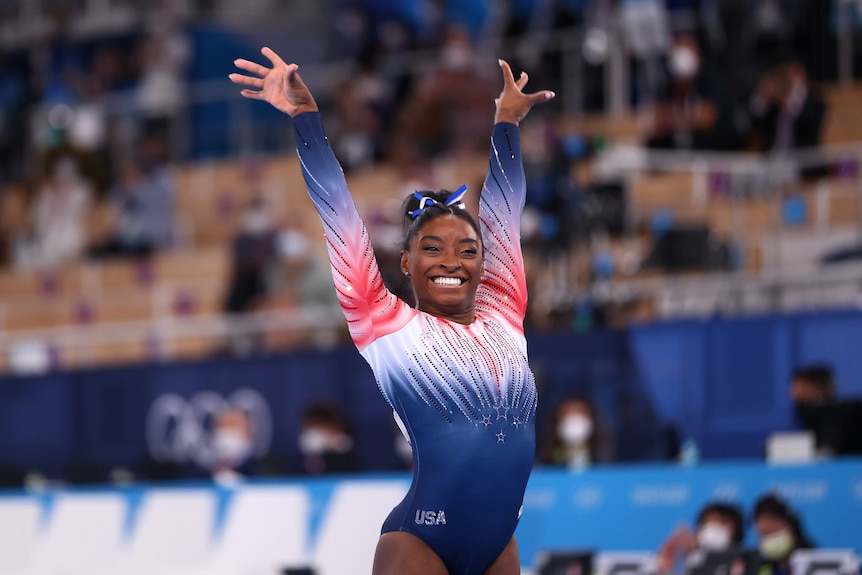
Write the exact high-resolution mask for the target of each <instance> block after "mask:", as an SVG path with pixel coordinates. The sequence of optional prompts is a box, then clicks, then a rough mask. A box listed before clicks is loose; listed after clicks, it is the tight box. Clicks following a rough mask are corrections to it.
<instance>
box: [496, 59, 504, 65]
mask: <svg viewBox="0 0 862 575" xmlns="http://www.w3.org/2000/svg"><path fill="white" fill-rule="evenodd" d="M497 64H498V65H500V66H502V65H503V60H502V59H500V58H497Z"/></svg>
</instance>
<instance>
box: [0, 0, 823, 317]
mask: <svg viewBox="0 0 862 575" xmlns="http://www.w3.org/2000/svg"><path fill="white" fill-rule="evenodd" d="M60 6H61V7H60V8H58V9H56V10H53V11H50V12H48V13H46V16H48V17H49V18H48V19H47V20H46V21H45V23H44V24H45V25H44V26H43V31H42V33H41V36H40V37H38V38H37V40H38V41H36V40H34V41H31V42H29V43H27V42H22V43H19V45H18V46H17V47H16V48H15V49H12V50H4V52H3V53H2V54H0V104H2V105H0V108H2V121H0V205H2V207H3V212H4V217H3V218H2V219H0V265H4V266H10V267H15V268H18V269H39V270H56V269H59V268H61V267H63V266H67V265H70V264H73V263H74V262H76V261H78V260H80V259H82V258H104V257H117V256H119V257H146V256H148V255H151V254H154V253H158V252H160V251H163V250H167V249H170V248H171V247H172V246H176V245H177V244H178V243H179V242H180V240H181V236H182V233H181V225H180V224H179V223H178V219H179V218H178V213H177V198H176V196H177V194H178V188H177V183H176V179H175V178H174V177H173V174H172V169H173V168H174V167H175V166H177V165H178V163H179V162H180V161H185V160H187V159H188V158H190V157H192V153H191V151H190V150H189V147H190V146H191V143H190V136H189V134H190V132H189V130H192V131H193V130H194V126H195V122H196V116H195V115H194V114H193V113H192V112H191V110H192V108H191V105H192V104H193V101H192V100H191V96H190V94H191V93H192V92H193V88H194V81H196V80H199V79H200V77H201V74H200V72H199V70H198V69H200V68H203V67H205V64H204V60H205V57H204V56H203V54H201V53H200V52H201V50H202V48H201V46H200V45H199V42H200V40H199V34H198V32H199V31H200V30H201V29H203V28H207V27H213V26H215V27H221V28H223V30H224V33H225V34H226V35H231V34H233V37H242V34H247V33H248V31H249V30H252V29H254V30H259V31H260V32H259V34H260V35H261V36H265V35H266V34H269V33H271V34H273V35H274V36H275V35H276V34H278V33H279V30H281V29H283V31H282V32H281V34H282V35H283V36H284V38H285V41H288V40H291V39H295V40H296V42H297V43H299V42H300V41H302V42H306V40H307V39H308V37H309V36H314V39H313V41H310V42H306V43H307V44H308V45H312V44H313V45H316V46H318V48H317V50H316V52H315V51H313V50H311V49H309V51H310V52H314V53H315V54H317V58H318V59H319V60H320V62H319V63H318V65H319V66H321V67H322V68H323V69H325V70H327V72H326V80H325V81H321V82H320V83H322V84H324V85H323V86H322V88H321V89H319V90H317V92H318V93H320V94H321V95H322V96H321V104H322V106H323V107H325V108H328V110H327V117H328V118H330V120H329V121H328V124H327V129H328V133H329V136H330V138H331V140H332V142H333V147H334V148H335V150H336V153H337V155H338V157H339V158H340V160H341V162H342V164H343V166H344V168H345V170H346V171H348V172H351V171H355V170H360V169H363V168H366V167H369V166H372V165H375V164H376V163H378V162H388V163H390V164H391V165H393V166H395V167H397V169H398V170H399V173H400V174H402V175H403V179H404V183H405V188H406V187H408V186H414V185H415V186H416V187H426V188H428V187H431V188H433V187H441V186H444V187H445V183H444V182H436V181H434V178H433V177H432V172H431V170H429V169H427V168H423V166H428V165H434V164H439V163H440V162H441V161H446V160H447V159H451V158H457V157H461V156H462V155H464V154H470V153H482V152H484V150H485V148H486V145H487V143H486V134H487V133H488V128H489V127H490V123H491V121H492V113H491V110H492V100H493V98H494V97H495V95H496V92H497V90H498V87H497V79H496V76H495V68H494V66H491V65H488V62H489V61H490V60H489V57H490V56H493V57H494V58H496V57H499V56H502V57H505V58H508V59H509V60H510V61H511V62H512V63H513V66H514V67H515V68H516V69H525V70H529V71H530V74H531V78H532V80H531V85H532V86H536V87H537V88H538V87H541V88H550V89H554V90H556V91H558V93H560V91H561V90H563V89H564V88H565V86H566V85H567V84H566V80H567V78H566V75H567V74H568V73H569V71H568V70H567V69H565V68H564V67H563V62H562V59H563V58H562V53H561V51H560V50H559V49H558V46H559V43H560V40H561V38H562V39H565V38H575V37H577V38H580V39H581V44H580V46H579V47H580V50H578V52H577V58H578V59H579V60H580V65H579V69H581V73H580V82H581V85H580V86H578V90H579V91H580V94H579V100H580V101H581V102H582V106H581V108H582V109H581V110H580V112H585V113H602V112H603V111H605V110H608V109H609V105H608V102H609V101H611V100H613V99H614V98H617V99H619V98H620V97H622V98H623V100H625V101H626V103H627V105H628V106H629V107H631V108H632V109H634V110H636V111H637V113H638V117H639V118H642V119H643V129H642V131H641V133H642V144H643V145H644V146H647V147H650V148H655V149H674V150H720V151H731V150H737V151H743V150H745V151H759V152H776V151H781V150H790V149H794V148H808V147H811V146H816V145H817V144H818V143H819V142H820V138H821V131H822V126H823V122H824V117H825V114H826V113H827V110H826V104H825V102H824V100H823V97H822V96H821V94H820V92H819V88H818V86H819V83H820V82H822V81H830V80H832V79H834V77H835V70H834V68H835V62H834V60H835V59H834V56H833V55H832V50H833V47H834V43H835V38H836V36H835V28H834V23H833V21H832V19H831V18H832V16H833V14H832V13H831V12H830V10H824V9H822V6H821V3H819V2H816V1H814V0H723V1H720V2H719V1H715V0H559V1H555V2H539V1H538V0H517V1H515V0H512V1H509V2H485V1H480V0H473V1H470V2H444V1H427V2H418V1H415V2H401V3H395V4H392V3H385V2H375V1H372V0H364V1H351V2H348V1H344V0H342V1H336V0H331V1H330V2H313V3H312V2H297V3H291V6H290V7H285V6H280V5H279V4H278V3H275V2H272V1H267V0H259V1H258V2H256V3H255V10H246V11H244V13H243V15H242V17H240V14H239V13H238V11H237V10H236V8H235V6H234V7H232V6H231V4H230V3H228V2H201V3H193V2H181V3H172V2H158V3H153V4H149V5H148V6H147V7H146V8H142V9H140V10H137V7H135V9H136V10H137V12H136V14H137V18H135V19H132V20H131V22H133V24H131V25H129V24H128V22H127V23H126V24H125V25H124V26H123V27H121V31H117V30H112V29H111V28H104V29H103V31H102V32H101V33H99V34H94V33H91V34H84V33H82V32H81V25H80V23H81V22H80V18H79V17H80V14H77V13H76V12H75V11H74V10H72V9H69V8H63V7H62V6H63V5H60ZM130 6H131V5H130ZM4 22H5V24H6V25H7V26H8V25H9V23H10V20H9V19H8V18H7V19H6V20H4ZM267 22H268V27H267V26H265V24H266V23H267ZM12 24H14V21H13V22H12ZM308 26H317V27H318V28H317V29H319V30H320V31H321V33H320V34H312V35H309V34H307V32H308V30H307V29H306V30H305V32H306V34H303V27H306V28H307V27H308ZM263 40H265V38H262V41H263ZM619 49H623V50H624V54H625V58H624V62H625V64H626V66H627V67H628V68H629V69H630V70H631V74H630V79H631V81H630V82H629V85H628V86H624V88H625V89H626V90H627V92H626V93H623V94H612V93H608V83H607V82H605V81H604V70H605V69H606V68H607V67H609V66H611V60H612V59H613V58H614V54H615V50H619ZM310 52H309V53H310ZM303 57H306V58H311V56H308V54H306V53H304V54H303ZM207 65H210V66H211V65H212V64H211V63H209V64H207ZM229 65H230V62H229V61H226V62H224V66H225V69H227V67H229ZM326 66H331V67H329V68H327V67H326ZM218 70H219V73H221V71H222V68H218ZM557 100H559V101H560V102H562V101H565V100H566V98H558V99H557ZM560 106H562V103H558V104H557V107H556V108H554V107H549V108H548V110H547V111H546V112H545V115H544V116H538V117H537V118H536V119H535V121H534V122H531V123H530V124H529V125H527V126H525V129H524V132H525V134H524V160H525V168H526V171H527V176H528V182H529V189H530V194H529V197H528V205H527V207H526V209H525V213H524V220H523V226H524V229H523V238H524V245H525V255H526V257H527V259H528V273H531V277H532V278H533V281H534V282H538V281H540V279H539V273H538V272H535V273H534V270H537V269H539V268H542V267H544V268H548V267H549V266H550V267H553V265H554V262H555V261H557V260H558V259H559V257H560V256H559V254H561V253H562V254H566V253H570V252H571V251H572V250H573V249H575V250H581V251H583V252H584V253H586V254H587V255H586V257H585V258H583V262H584V264H583V267H582V271H581V272H579V273H580V275H581V276H583V277H582V278H581V279H583V281H584V282H585V283H589V282H591V281H594V280H595V279H602V278H606V277H609V276H612V275H613V274H615V273H619V272H620V270H623V269H625V270H629V271H631V270H637V269H641V268H645V267H648V266H649V265H650V264H651V262H652V263H655V262H658V264H657V265H658V267H661V266H662V263H661V262H662V260H661V258H658V259H656V258H655V257H654V258H652V259H650V258H647V257H638V258H635V260H633V261H622V260H620V259H618V258H617V257H615V256H614V255H613V254H612V253H611V250H610V249H609V245H610V244H609V242H608V239H609V238H611V239H612V238H613V237H615V236H617V235H619V234H620V233H621V232H622V229H623V227H624V218H625V215H624V214H625V190H624V186H625V183H624V182H623V181H621V180H620V179H618V178H617V179H615V178H608V177H606V176H601V175H597V174H596V171H595V170H593V169H592V162H593V161H594V159H595V158H597V157H598V156H600V155H601V153H602V151H603V150H604V149H605V148H606V146H607V138H605V137H603V135H602V134H598V135H582V134H577V133H571V132H568V131H566V129H565V128H564V127H563V125H564V124H563V123H562V122H561V121H560V119H561V117H562V114H563V113H564V112H566V110H564V109H561V108H560ZM282 151H289V148H288V147H285V148H284V150H282ZM399 192H400V190H399ZM270 208H271V205H270V203H268V202H267V201H265V199H261V198H260V197H257V195H256V194H251V196H250V197H249V198H248V200H247V206H245V207H244V214H243V215H242V216H241V223H240V225H239V230H238V232H237V235H236V238H235V240H234V241H233V246H232V248H230V249H231V250H232V254H233V257H234V260H235V264H234V272H233V273H232V277H231V280H230V284H229V285H227V286H225V303H224V309H225V311H227V312H231V313H233V312H238V311H244V310H248V309H254V308H257V309H259V308H261V306H263V307H266V306H267V305H271V300H270V299H268V298H264V299H263V300H261V298H260V297H259V296H261V295H264V296H266V295H272V294H273V293H276V295H278V294H279V293H280V292H278V291H277V288H275V287H273V286H279V285H281V286H283V285H285V283H292V279H290V281H288V279H286V278H293V277H295V276H297V274H299V276H301V277H304V278H305V279H304V280H303V281H305V282H306V284H307V285H309V286H315V285H318V275H317V274H318V273H319V270H317V269H315V268H314V266H311V265H306V264H302V265H296V261H295V257H294V256H296V255H297V254H300V253H303V249H304V248H303V247H301V246H302V242H303V241H304V240H303V239H302V237H301V236H302V234H304V233H306V232H305V231H303V230H299V229H297V226H296V222H291V221H289V219H288V218H287V214H285V213H275V212H274V211H273V210H271V209H270ZM373 223H374V222H372V224H373ZM378 223H379V224H380V225H379V226H372V227H373V228H374V229H372V236H373V237H378V236H382V235H383V234H385V233H387V231H386V229H384V228H386V227H387V226H391V224H392V222H387V221H386V220H385V218H381V219H380V221H379V222H378ZM638 224H639V225H640V224H643V229H644V234H645V235H646V236H648V239H650V240H651V241H656V242H657V238H658V235H660V234H661V233H662V232H663V231H664V230H666V229H667V228H668V227H671V226H672V225H673V222H668V221H664V220H663V221H661V222H659V221H651V222H643V223H640V222H639V223H638ZM731 251H732V246H730V245H728V246H725V252H726V253H724V255H721V254H719V256H717V257H713V258H711V259H709V260H708V261H706V262H701V263H700V264H697V265H700V266H701V267H707V268H709V267H718V268H722V269H726V268H728V267H731V266H733V265H734V258H733V257H732V254H731V253H730V252H731ZM273 258H275V259H276V261H279V262H282V263H283V262H284V261H287V263H286V264H284V269H281V270H280V271H277V272H276V273H275V275H273V272H272V266H271V265H270V263H271V262H272V261H273ZM291 258H294V259H293V260H291ZM279 265H281V264H279ZM668 265H670V264H668ZM304 270H305V271H307V273H308V274H310V276H309V277H307V278H306V277H305V276H304V275H303V273H304ZM279 275H280V276H281V278H280V279H279V278H278V276H279ZM546 275H547V274H546ZM273 289H275V290H276V291H275V292H273V291H272V290H273ZM299 289H300V290H301V289H304V288H299ZM393 289H395V290H396V291H398V289H399V287H398V286H395V285H393ZM307 291H309V292H312V291H314V290H313V289H310V288H309V290H307ZM536 303H537V306H536V308H537V309H541V314H542V315H543V316H547V315H549V314H553V313H554V312H555V311H556V310H555V304H554V303H553V302H550V303H549V302H544V303H543V302H542V299H541V298H537V299H536ZM587 304H588V302H587ZM612 313H613V310H601V309H598V310H595V309H589V306H588V305H587V307H586V308H585V307H584V306H582V305H580V304H579V303H578V302H577V301H575V302H574V303H573V301H572V298H569V299H568V300H566V301H565V302H564V311H563V313H562V314H561V316H562V321H563V323H564V324H565V325H566V326H569V327H571V326H572V325H575V326H577V325H581V326H584V325H586V326H594V325H602V324H613V322H614V320H613V318H612V317H609V314H612ZM629 315H631V314H629ZM531 321H533V323H534V324H535V325H536V326H538V327H542V326H548V325H554V323H553V322H549V321H546V320H541V319H537V318H535V317H533V318H531Z"/></svg>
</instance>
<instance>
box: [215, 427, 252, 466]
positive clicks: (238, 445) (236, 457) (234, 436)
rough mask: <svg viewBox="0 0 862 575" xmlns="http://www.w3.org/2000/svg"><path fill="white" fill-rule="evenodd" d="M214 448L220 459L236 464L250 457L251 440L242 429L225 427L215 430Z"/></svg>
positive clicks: (217, 457)
mask: <svg viewBox="0 0 862 575" xmlns="http://www.w3.org/2000/svg"><path fill="white" fill-rule="evenodd" d="M213 450H214V451H215V456H216V459H217V460H218V461H221V462H227V463H231V464H236V463H239V462H240V461H242V460H243V459H245V458H246V457H248V454H249V451H250V450H251V441H249V438H248V437H247V436H246V435H245V434H244V433H242V432H241V431H237V430H235V429H223V430H220V431H216V432H215V437H214V438H213Z"/></svg>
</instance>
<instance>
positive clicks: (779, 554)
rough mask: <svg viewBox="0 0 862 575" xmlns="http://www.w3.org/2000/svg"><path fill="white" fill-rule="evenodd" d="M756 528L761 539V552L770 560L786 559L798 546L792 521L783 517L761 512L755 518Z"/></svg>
mask: <svg viewBox="0 0 862 575" xmlns="http://www.w3.org/2000/svg"><path fill="white" fill-rule="evenodd" d="M754 528H755V530H756V531H757V536H758V538H759V539H760V543H759V545H758V547H759V548H760V554H761V556H763V558H765V559H767V560H769V561H782V560H784V559H786V558H787V557H788V556H789V555H790V554H791V553H792V552H793V549H794V548H795V547H796V541H795V540H794V537H793V532H792V529H791V526H790V523H788V522H787V520H786V519H784V518H783V517H779V516H777V515H773V514H772V513H761V514H760V515H759V516H758V517H757V518H756V519H755V520H754Z"/></svg>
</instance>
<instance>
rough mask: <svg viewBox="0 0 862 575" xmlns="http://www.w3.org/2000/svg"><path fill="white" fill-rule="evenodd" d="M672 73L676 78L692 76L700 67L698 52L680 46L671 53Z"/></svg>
mask: <svg viewBox="0 0 862 575" xmlns="http://www.w3.org/2000/svg"><path fill="white" fill-rule="evenodd" d="M669 64H670V73H671V74H673V76H674V77H675V78H683V79H685V78H692V77H694V75H695V74H697V69H698V68H699V67H700V62H699V61H698V57H697V54H695V53H694V50H692V49H691V48H686V47H684V46H680V47H678V48H674V49H673V50H671V53H670V63H669Z"/></svg>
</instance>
